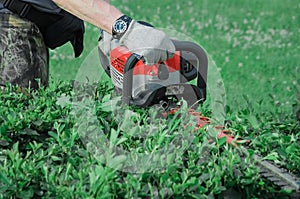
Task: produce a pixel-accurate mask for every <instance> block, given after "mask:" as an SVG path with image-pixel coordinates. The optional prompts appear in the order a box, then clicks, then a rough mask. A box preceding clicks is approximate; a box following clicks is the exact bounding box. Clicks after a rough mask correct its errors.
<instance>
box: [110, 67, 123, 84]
mask: <svg viewBox="0 0 300 199" xmlns="http://www.w3.org/2000/svg"><path fill="white" fill-rule="evenodd" d="M110 75H111V79H112V82H113V84H114V85H115V86H116V87H118V88H121V89H122V88H123V74H122V73H120V72H119V71H117V70H116V69H115V68H114V67H110Z"/></svg>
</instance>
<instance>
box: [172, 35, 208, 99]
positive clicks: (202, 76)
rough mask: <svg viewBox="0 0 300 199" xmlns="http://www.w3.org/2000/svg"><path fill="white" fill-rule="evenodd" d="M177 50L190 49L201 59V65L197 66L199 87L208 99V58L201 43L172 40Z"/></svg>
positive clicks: (189, 50)
mask: <svg viewBox="0 0 300 199" xmlns="http://www.w3.org/2000/svg"><path fill="white" fill-rule="evenodd" d="M172 41H173V44H174V45H175V48H176V50H177V51H188V52H191V53H193V54H194V55H195V56H196V57H197V59H198V60H199V62H200V63H199V66H198V68H197V71H198V75H197V87H198V88H200V90H201V92H202V95H203V97H204V100H205V99H206V82H207V71H208V58H207V55H206V52H205V51H204V49H203V48H202V47H200V46H199V45H197V44H195V43H193V42H189V41H177V40H172Z"/></svg>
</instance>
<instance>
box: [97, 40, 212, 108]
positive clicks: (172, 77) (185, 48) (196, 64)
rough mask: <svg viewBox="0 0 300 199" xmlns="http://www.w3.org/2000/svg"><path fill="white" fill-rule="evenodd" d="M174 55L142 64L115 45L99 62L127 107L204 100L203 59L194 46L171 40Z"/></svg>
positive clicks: (132, 55)
mask: <svg viewBox="0 0 300 199" xmlns="http://www.w3.org/2000/svg"><path fill="white" fill-rule="evenodd" d="M173 43H174V45H175V47H176V52H175V54H174V56H173V57H172V58H171V59H168V60H166V61H164V62H161V63H156V64H153V65H146V64H145V63H144V61H143V58H142V57H141V56H139V55H137V54H134V53H131V52H130V51H129V50H128V49H127V48H126V47H125V46H119V47H117V48H115V49H113V50H112V51H111V53H110V61H108V60H105V59H107V58H106V57H105V56H104V55H103V53H102V52H100V59H101V63H102V66H103V67H104V69H105V71H106V72H107V73H108V75H109V76H110V77H111V79H112V82H113V84H114V86H115V87H116V88H117V89H118V90H121V91H122V101H123V102H124V103H125V104H128V105H134V106H138V107H142V108H144V107H147V106H151V105H154V104H162V102H163V103H164V104H168V103H170V102H174V101H178V100H181V99H184V100H186V101H187V102H188V103H189V104H190V105H193V104H195V103H197V102H203V101H204V100H205V99H206V81H207V56H206V53H205V51H204V50H203V49H202V48H201V47H200V46H198V45H196V44H195V43H192V42H187V41H184V42H182V41H176V40H173Z"/></svg>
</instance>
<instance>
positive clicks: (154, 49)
mask: <svg viewBox="0 0 300 199" xmlns="http://www.w3.org/2000/svg"><path fill="white" fill-rule="evenodd" d="M117 46H125V47H127V48H128V49H129V51H130V52H132V53H136V54H138V55H142V56H143V57H144V59H145V62H146V63H145V64H147V65H151V64H155V63H158V62H162V61H165V60H167V59H169V58H171V57H172V56H173V55H174V53H175V46H174V44H173V42H172V41H171V39H170V38H169V37H168V36H167V35H166V34H165V33H164V32H162V31H160V30H157V29H155V28H153V27H150V26H145V25H142V24H140V23H138V22H136V21H134V20H132V22H131V23H130V25H129V27H128V30H127V31H126V32H125V34H124V35H122V36H121V38H120V39H119V40H116V39H113V38H112V36H111V35H110V34H108V33H106V32H104V34H103V39H101V40H100V42H99V48H100V49H101V50H102V51H103V52H104V53H105V54H106V55H109V53H110V51H111V50H112V49H114V48H116V47H117Z"/></svg>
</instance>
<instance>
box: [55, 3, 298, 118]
mask: <svg viewBox="0 0 300 199" xmlns="http://www.w3.org/2000/svg"><path fill="white" fill-rule="evenodd" d="M111 2H112V4H114V5H116V6H117V7H118V8H119V9H121V10H122V11H123V12H124V13H125V14H128V15H130V16H132V17H133V18H134V19H137V20H144V21H147V22H150V23H152V24H153V25H154V26H156V27H158V28H165V29H164V30H166V32H167V33H168V30H175V31H178V32H181V33H183V34H184V35H186V36H187V37H186V39H187V40H193V41H196V42H197V43H198V44H200V45H202V46H203V47H204V48H205V49H206V51H207V52H208V54H209V55H210V56H211V58H212V59H213V60H214V61H215V63H216V65H217V67H218V70H219V71H220V74H221V77H222V79H223V81H224V85H225V88H226V96H227V105H229V107H230V108H231V109H233V110H241V109H243V108H244V106H248V104H247V103H246V100H245V96H247V98H248V101H250V102H260V105H259V107H256V108H257V110H258V111H266V110H270V109H274V108H279V109H282V110H283V112H286V113H291V112H292V104H294V103H295V101H296V95H297V93H299V90H297V89H296V87H297V85H298V84H299V82H298V81H299V74H300V71H299V70H300V68H299V67H300V66H299V58H300V55H299V50H300V49H299V46H300V42H299V37H298V35H299V33H300V29H299V24H300V15H299V7H300V3H299V2H298V3H297V1H293V0H287V1H280V0H264V1H260V0H245V1H239V0H231V1H222V0H213V1H208V0H189V1H179V0H177V1H174V0H164V1H160V0H153V1H137V0H123V1H117V0H113V1H111ZM86 29H87V30H86V35H85V49H84V53H83V55H82V56H81V57H80V58H79V59H73V54H72V50H71V46H70V45H66V46H64V47H61V48H60V49H57V50H55V51H52V53H51V55H52V56H51V70H50V71H51V75H52V76H53V77H59V78H61V79H74V78H75V77H76V74H77V72H78V71H77V70H78V68H79V67H80V66H81V64H82V62H83V61H84V60H85V58H86V56H87V55H89V53H90V52H91V51H92V50H95V47H96V45H97V40H98V37H99V30H98V29H97V28H95V27H93V26H91V25H87V26H86ZM181 38H182V37H181ZM183 39H185V38H184V37H183ZM94 59H95V61H94V62H93V63H92V64H95V65H97V64H99V60H98V59H97V58H94ZM261 100H263V102H261Z"/></svg>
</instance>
